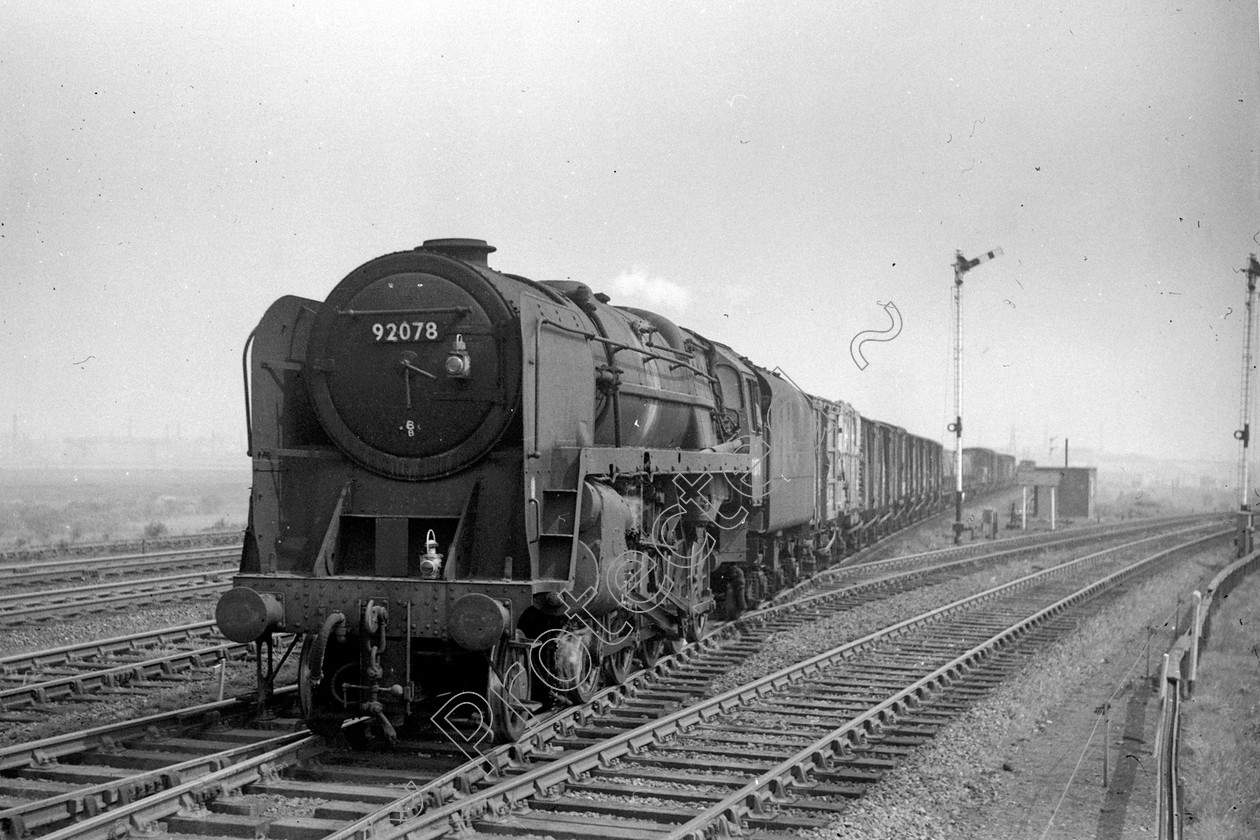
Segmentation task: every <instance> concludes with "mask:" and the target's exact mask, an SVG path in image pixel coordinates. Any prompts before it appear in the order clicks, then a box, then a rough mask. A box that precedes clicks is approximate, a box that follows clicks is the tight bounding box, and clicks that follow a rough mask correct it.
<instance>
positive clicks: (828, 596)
mask: <svg viewBox="0 0 1260 840" xmlns="http://www.w3.org/2000/svg"><path fill="white" fill-rule="evenodd" d="M1092 538H1093V539H1097V538H1098V537H1097V535H1093V537H1092ZM1062 541H1063V538H1059V540H1057V542H1062ZM1032 550H1039V549H1033V548H1032V547H1024V548H1022V549H1005V547H1004V546H1003V554H1007V553H1009V552H1010V551H1016V552H1019V551H1024V552H1027V551H1032ZM938 559H939V558H938ZM1008 559H1009V558H1008ZM900 560H901V559H900V558H898V560H894V561H885V562H884V563H871V564H866V565H865V566H863V567H854V568H852V569H847V570H845V574H844V576H845V577H847V578H848V579H847V580H846V581H844V582H843V583H841V582H837V583H836V584H835V587H836V588H835V589H833V590H832V591H820V592H819V593H816V594H814V595H812V596H810V597H808V598H806V599H803V600H802V601H801V602H800V603H798V604H795V605H789V606H782V607H778V608H775V609H771V610H767V611H765V615H763V616H762V617H760V619H759V620H757V621H750V622H745V625H746V626H745V627H744V628H742V629H741V628H734V627H732V628H723V629H721V630H718V631H717V632H716V633H715V634H714V637H713V638H710V639H706V640H705V641H704V642H702V643H701V644H700V645H696V646H693V648H691V649H689V650H688V651H685V652H684V655H683V656H681V657H679V658H678V659H677V660H675V661H674V662H673V663H672V664H671V665H668V666H658V669H657V670H656V671H654V672H643V673H640V674H639V675H637V676H636V678H635V680H634V684H633V685H631V686H629V687H625V688H621V689H611V690H609V691H606V692H604V694H603V695H601V697H599V698H597V699H596V701H595V702H594V703H592V704H591V705H590V706H589V707H587V708H578V709H569V710H566V711H565V712H564V713H562V714H560V715H558V716H556V717H554V718H552V719H549V720H548V721H547V722H545V723H543V724H540V726H539V727H538V728H536V730H535V734H534V735H533V737H532V738H531V739H527V740H526V741H524V742H522V744H520V745H516V746H513V747H501V748H498V749H497V750H495V751H491V752H489V753H487V754H486V756H485V757H484V758H483V759H482V760H481V761H480V762H477V763H476V764H477V766H478V767H479V768H481V769H474V770H471V771H470V770H468V769H467V768H465V771H464V773H465V776H464V777H463V778H462V779H461V778H460V777H459V776H458V774H454V773H446V774H444V773H443V770H444V769H445V770H449V768H451V767H452V766H454V765H456V764H459V763H460V762H461V761H462V760H463V759H464V758H465V757H466V756H465V755H464V753H466V752H474V753H475V752H477V748H479V747H480V745H478V744H472V743H468V742H465V743H464V744H462V745H456V744H454V743H452V742H451V741H442V742H432V741H431V742H416V741H411V742H405V743H404V744H402V745H400V746H399V747H396V748H395V749H394V750H392V751H391V752H389V753H387V754H384V755H375V754H374V755H372V756H370V757H369V758H367V759H365V758H364V756H363V755H362V754H359V755H358V756H357V757H356V756H355V755H353V754H348V753H340V754H334V753H325V754H324V756H323V758H322V759H321V760H322V761H323V762H324V765H323V769H322V770H319V771H317V772H318V773H320V774H322V780H320V781H318V782H317V783H315V786H314V787H312V782H311V781H310V778H309V776H310V774H311V773H312V771H311V770H310V769H309V768H308V769H305V770H303V769H302V768H300V767H298V765H297V763H296V762H297V759H296V758H295V756H296V754H297V752H296V751H299V748H298V747H297V746H294V745H293V744H285V745H282V746H279V747H277V748H276V749H275V750H273V751H271V752H268V753H266V754H265V755H262V756H259V757H258V761H257V762H254V760H253V759H251V758H249V757H248V756H244V757H243V758H242V760H241V761H240V762H238V763H236V764H232V765H231V766H226V765H225V766H224V767H223V768H222V770H221V771H220V773H221V775H215V776H214V778H215V779H217V780H218V782H217V783H218V784H221V785H223V786H226V787H227V788H229V789H232V788H234V787H239V786H240V785H244V784H250V785H251V787H250V788H249V790H250V791H252V792H253V793H252V794H251V796H254V797H255V800H256V799H257V798H258V797H263V798H265V797H272V798H273V799H274V798H278V797H292V796H296V795H297V793H298V792H305V794H306V795H307V796H319V797H321V798H322V799H324V804H323V805H322V806H320V808H318V809H315V810H313V811H312V812H311V813H308V814H305V815H302V816H297V817H293V818H291V819H292V821H295V822H293V825H290V824H289V823H286V822H284V820H286V819H289V818H285V817H282V818H280V819H279V820H275V821H273V822H275V823H277V824H276V825H275V826H274V827H275V830H276V831H277V832H280V833H283V832H284V831H288V830H289V829H290V828H293V827H294V826H297V825H303V826H306V828H307V829H312V830H314V827H315V826H316V825H318V826H322V827H321V828H319V829H318V830H319V831H324V830H325V829H326V830H327V831H328V832H336V831H337V830H338V828H337V826H343V827H344V825H345V824H346V823H347V822H350V821H353V820H363V819H368V820H371V819H375V820H376V824H378V825H380V824H383V823H381V820H382V819H384V820H385V823H387V822H388V819H387V815H386V817H384V818H383V817H381V816H380V812H381V811H382V810H384V811H388V808H386V809H382V808H381V805H382V804H383V801H385V802H387V803H388V805H389V807H390V808H393V809H394V810H401V811H412V810H415V809H416V808H417V807H419V806H418V804H417V803H421V805H422V804H423V803H425V802H428V803H429V805H430V807H432V806H434V805H435V804H436V803H439V802H440V801H441V800H442V799H443V797H442V796H440V795H437V794H435V791H440V790H443V789H449V790H452V791H454V790H458V789H460V788H461V787H462V788H465V789H469V788H470V787H471V785H473V784H475V783H477V782H478V778H477V777H480V782H481V783H484V782H486V781H487V780H488V779H489V778H490V775H489V774H490V771H491V770H494V769H495V768H498V769H499V770H501V772H503V773H505V774H506V773H511V772H519V770H520V768H521V767H522V766H524V765H523V764H522V762H523V761H524V759H525V758H526V757H531V758H532V759H534V760H537V759H541V758H546V757H548V756H550V755H552V754H555V753H557V750H559V749H561V748H562V747H563V748H566V749H568V750H569V751H570V752H572V751H573V750H574V749H576V748H578V747H580V746H581V745H582V742H583V739H585V741H586V742H589V743H591V744H594V743H595V742H596V741H598V740H599V739H603V738H605V737H606V736H608V735H609V733H610V732H617V731H622V730H624V729H625V728H627V727H634V726H638V725H640V723H642V721H644V720H649V719H652V718H653V717H656V716H659V715H662V714H666V713H667V712H668V711H669V709H671V708H676V707H677V706H679V705H680V704H684V703H688V702H691V701H692V700H694V699H695V698H696V697H697V696H699V695H702V694H703V693H704V687H705V686H707V685H709V684H710V682H711V681H712V680H713V679H714V677H715V676H717V675H719V674H721V673H724V672H725V671H728V670H729V669H730V668H732V667H734V666H735V665H737V664H738V663H739V662H740V661H741V660H742V659H743V658H744V657H745V656H746V655H747V654H748V653H749V652H751V651H752V650H755V649H756V648H757V647H758V645H759V642H760V640H761V639H763V638H765V637H766V636H769V635H770V634H772V633H774V632H781V631H784V630H789V629H791V628H793V627H798V626H800V625H801V624H804V623H808V622H811V621H817V620H818V619H819V617H820V616H821V615H823V614H824V612H825V610H826V609H830V608H833V607H834V609H843V608H851V607H852V606H854V605H855V604H859V603H863V602H864V599H865V600H873V599H886V598H888V597H890V594H891V593H892V592H893V591H904V589H908V588H910V586H911V585H913V584H911V583H910V582H909V581H910V579H911V578H913V579H916V580H917V581H918V583H917V585H919V586H922V585H926V584H927V583H929V582H931V581H932V580H939V579H943V578H944V577H947V576H949V575H951V574H952V575H957V574H958V572H959V569H961V568H965V567H968V566H970V565H972V564H974V563H975V562H977V560H975V559H968V558H963V559H957V558H955V559H946V560H944V561H943V562H938V563H935V564H931V563H928V564H927V565H926V567H925V566H924V561H923V560H922V559H920V563H919V565H918V566H917V567H915V568H914V570H913V571H903V573H902V574H898V573H896V572H895V571H894V570H893V568H892V567H893V566H895V565H896V564H897V563H898V562H899V561H900ZM933 575H936V576H937V577H936V578H933V577H932V576H933ZM893 586H899V587H902V589H900V590H895V589H890V588H889V587H893ZM881 588H883V590H884V591H882V592H881V591H880V590H881ZM829 605H830V606H829ZM741 633H742V634H743V635H741ZM566 738H567V739H568V741H566V740H565V739H566ZM575 738H576V739H578V740H577V742H576V743H574V742H573V739H575ZM315 747H316V742H302V744H301V748H302V749H306V750H311V749H315ZM723 749H725V747H723ZM420 759H422V760H420ZM365 761H366V762H367V763H368V764H370V765H375V766H366V767H365V766H363V765H364V763H365ZM334 762H335V763H336V764H337V765H338V766H337V767H333V766H332V765H333V764H334ZM264 765H270V766H271V767H273V768H274V767H278V766H283V765H292V766H293V767H295V768H296V769H295V770H294V771H293V772H294V773H295V774H297V775H295V776H294V777H292V778H290V779H289V781H287V782H283V783H281V782H278V781H277V780H276V779H275V778H274V774H268V773H267V772H263V771H262V770H260V769H259V768H262V767H263V766H264ZM233 768H236V769H233ZM302 773H306V774H307V777H306V778H305V779H303V778H302V777H301V774H302ZM470 773H471V775H469V774H470ZM444 779H445V781H443V780H444ZM241 780H246V781H241ZM400 780H409V781H411V782H412V783H413V784H414V785H419V786H421V787H420V789H419V791H417V792H416V793H415V794H404V795H402V797H401V799H402V800H404V801H402V802H401V804H400V802H399V800H400V795H399V790H398V788H396V787H395V788H393V789H392V790H391V789H389V788H388V784H389V783H396V782H399V781H400ZM190 784H191V783H190ZM365 785H366V786H367V788H370V790H367V788H365V787H364V786H365ZM197 789H198V790H200V788H197ZM190 790H191V788H190ZM364 790H367V792H366V793H361V791H364ZM183 793H184V796H185V801H188V795H189V791H188V790H185V791H184V792H183ZM163 797H165V795H162V796H159V797H158V798H157V799H154V801H152V802H149V801H148V800H146V801H145V803H136V807H137V809H136V810H135V811H133V812H131V813H130V814H128V813H123V812H117V813H116V818H117V819H131V820H132V822H133V823H135V824H147V823H148V822H151V821H152V819H155V818H156V817H154V818H149V817H146V816H145V815H146V814H148V813H156V814H158V815H159V816H160V817H162V818H167V817H168V816H169V815H170V814H172V813H175V812H176V811H178V810H179V802H178V798H176V799H174V800H172V799H170V798H169V797H165V798H163ZM356 797H358V798H357V799H356ZM194 798H195V797H194ZM246 799H247V800H249V797H246ZM255 800H249V801H247V802H245V803H242V802H236V803H230V802H218V803H217V804H216V805H215V813H210V812H208V811H207V812H206V813H205V814H201V815H194V818H192V819H191V822H192V823H193V824H192V825H191V826H190V825H188V823H189V819H190V818H189V817H188V815H187V814H186V815H185V816H184V817H178V818H177V820H176V823H175V824H176V825H179V826H183V827H184V828H182V829H181V830H186V829H190V828H196V827H197V825H198V824H200V825H201V827H202V828H203V829H205V830H206V831H207V832H209V833H216V832H220V831H222V832H227V831H228V828H227V827H225V825H223V823H222V822H221V820H222V814H223V812H224V810H225V809H226V810H228V811H233V812H234V816H235V817H237V818H243V819H253V820H255V821H256V822H257V821H258V819H259V818H258V817H257V816H255V815H248V814H246V815H244V817H242V814H241V813H239V811H241V810H242V809H244V810H245V811H249V810H251V809H254V810H256V808H255V807H254V806H255V805H257V804H258V803H257V801H255ZM338 801H341V804H337V803H338ZM163 802H165V803H166V804H165V805H163V804H162V803H163ZM171 802H174V803H175V806H174V808H172V807H171V805H170V803H171ZM355 802H357V804H347V803H355ZM185 810H187V809H186V808H185ZM25 813H26V812H25V811H18V810H14V811H13V813H11V814H8V812H0V818H4V817H6V814H7V815H8V817H9V818H12V819H14V820H25V817H24V814H25ZM374 813H375V814H376V816H375V817H373V816H372V815H373V814H374ZM198 821H200V823H198ZM216 826H217V827H216ZM82 828H83V829H84V830H88V829H89V826H87V825H86V824H85V825H84V826H82ZM171 830H174V829H171ZM294 830H296V829H295V828H294ZM65 836H71V835H65ZM74 836H79V835H74ZM83 836H94V835H91V834H88V835H83ZM101 836H103V835H101ZM271 836H277V835H276V834H272V835H271Z"/></svg>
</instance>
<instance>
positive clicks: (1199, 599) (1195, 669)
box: [1186, 589, 1203, 697]
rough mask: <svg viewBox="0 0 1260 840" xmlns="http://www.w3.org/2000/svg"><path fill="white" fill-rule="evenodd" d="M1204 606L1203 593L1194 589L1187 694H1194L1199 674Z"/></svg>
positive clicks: (1188, 695)
mask: <svg viewBox="0 0 1260 840" xmlns="http://www.w3.org/2000/svg"><path fill="white" fill-rule="evenodd" d="M1202 607H1203V593H1201V592H1200V591H1199V590H1197V589H1196V590H1194V618H1193V619H1192V621H1193V622H1194V623H1193V624H1191V625H1190V684H1189V685H1188V686H1186V696H1187V697H1191V696H1193V695H1194V681H1195V678H1197V677H1198V676H1199V611H1200V609H1202Z"/></svg>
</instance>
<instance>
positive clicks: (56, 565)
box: [0, 546, 241, 592]
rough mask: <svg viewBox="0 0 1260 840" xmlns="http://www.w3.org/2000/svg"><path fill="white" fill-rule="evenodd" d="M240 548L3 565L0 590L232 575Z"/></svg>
mask: <svg viewBox="0 0 1260 840" xmlns="http://www.w3.org/2000/svg"><path fill="white" fill-rule="evenodd" d="M240 557H241V549H240V547H239V546H228V547H226V548H219V547H214V548H188V549H180V550H177V551H162V552H157V553H152V554H116V555H105V556H101V557H75V558H70V559H58V560H45V559H41V560H32V561H26V562H18V563H14V562H3V563H0V587H3V588H4V590H5V591H6V592H12V591H15V590H17V589H34V588H36V587H41V586H49V585H50V584H56V583H62V584H66V585H79V584H81V583H83V582H84V581H104V580H106V579H108V578H123V577H134V576H136V575H152V574H153V573H154V572H155V571H156V572H161V571H168V570H172V569H177V570H179V571H182V572H210V571H231V570H233V569H235V568H236V567H237V566H238V565H239V563H240Z"/></svg>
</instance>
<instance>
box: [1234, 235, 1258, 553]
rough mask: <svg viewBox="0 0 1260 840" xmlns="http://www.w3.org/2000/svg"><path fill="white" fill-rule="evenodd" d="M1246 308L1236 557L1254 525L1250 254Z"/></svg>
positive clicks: (1253, 267)
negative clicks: (1252, 495)
mask: <svg viewBox="0 0 1260 840" xmlns="http://www.w3.org/2000/svg"><path fill="white" fill-rule="evenodd" d="M1246 274H1247V308H1246V310H1245V312H1246V317H1247V331H1246V339H1245V340H1244V342H1243V365H1242V407H1241V408H1240V409H1239V412H1238V414H1239V421H1238V425H1239V428H1238V430H1237V431H1236V432H1234V438H1235V439H1236V440H1237V441H1238V442H1239V444H1240V446H1239V449H1238V493H1239V499H1240V502H1239V506H1238V532H1237V537H1236V538H1235V544H1236V545H1237V548H1238V556H1239V557H1244V556H1246V555H1248V554H1250V553H1251V550H1252V537H1253V533H1254V528H1253V519H1252V517H1253V515H1254V514H1253V511H1252V509H1251V498H1250V495H1249V494H1250V493H1251V488H1250V484H1251V480H1250V475H1249V470H1248V466H1249V465H1248V463H1247V461H1248V458H1249V456H1250V453H1249V452H1248V448H1249V444H1250V442H1251V401H1252V397H1251V380H1252V371H1253V370H1254V368H1255V363H1254V361H1253V355H1252V340H1253V336H1254V334H1255V333H1254V328H1255V300H1256V279H1257V278H1260V262H1257V261H1256V255H1255V254H1252V255H1251V259H1250V260H1249V261H1248V263H1247V269H1246Z"/></svg>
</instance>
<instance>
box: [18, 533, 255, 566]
mask: <svg viewBox="0 0 1260 840" xmlns="http://www.w3.org/2000/svg"><path fill="white" fill-rule="evenodd" d="M209 545H235V546H236V547H237V548H238V549H239V548H240V545H241V532H240V531H238V530H234V531H207V532H205V533H201V534H179V535H171V536H165V537H151V538H143V539H141V538H136V539H131V540H112V541H110V542H89V543H55V544H53V545H36V546H21V547H11V548H4V549H0V562H4V563H23V562H30V561H32V560H38V559H40V558H47V557H67V556H78V557H90V556H96V555H101V554H122V553H125V552H137V551H138V552H140V553H145V552H149V551H169V550H172V549H178V548H192V547H204V546H209Z"/></svg>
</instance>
